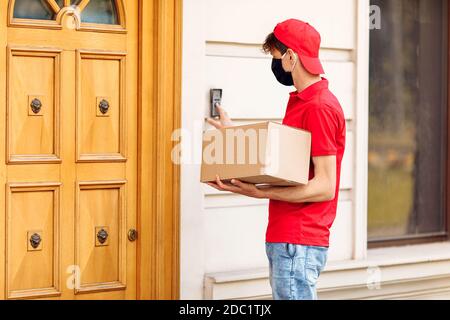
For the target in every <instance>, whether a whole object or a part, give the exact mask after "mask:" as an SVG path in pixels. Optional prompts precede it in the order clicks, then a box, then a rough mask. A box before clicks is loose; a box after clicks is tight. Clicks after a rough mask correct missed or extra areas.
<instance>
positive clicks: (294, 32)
mask: <svg viewBox="0 0 450 320" xmlns="http://www.w3.org/2000/svg"><path fill="white" fill-rule="evenodd" d="M273 33H274V34H275V37H277V39H278V40H280V41H281V42H282V43H283V44H284V45H285V46H286V47H288V48H290V49H292V50H294V51H295V52H296V53H297V54H298V56H299V59H300V61H301V62H302V64H303V66H304V67H305V69H306V70H308V72H309V73H312V74H317V75H319V74H324V73H325V71H324V70H323V67H322V63H321V62H320V59H319V49H320V41H321V38H320V34H319V32H317V30H316V29H314V28H313V27H312V26H310V25H309V23H307V22H303V21H300V20H296V19H289V20H286V21H284V22H281V23H279V24H277V26H276V27H275V29H274V31H273Z"/></svg>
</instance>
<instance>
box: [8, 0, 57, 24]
mask: <svg viewBox="0 0 450 320" xmlns="http://www.w3.org/2000/svg"><path fill="white" fill-rule="evenodd" d="M55 17H56V15H55V13H54V12H53V10H52V8H51V7H50V5H49V4H48V3H47V1H46V0H16V1H15V5H14V18H21V19H38V20H54V19H55Z"/></svg>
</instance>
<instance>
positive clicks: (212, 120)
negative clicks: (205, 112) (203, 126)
mask: <svg viewBox="0 0 450 320" xmlns="http://www.w3.org/2000/svg"><path fill="white" fill-rule="evenodd" d="M206 121H207V122H208V123H209V124H210V125H212V126H214V127H216V128H220V127H222V124H221V123H220V121H217V120H214V119H212V118H207V119H206Z"/></svg>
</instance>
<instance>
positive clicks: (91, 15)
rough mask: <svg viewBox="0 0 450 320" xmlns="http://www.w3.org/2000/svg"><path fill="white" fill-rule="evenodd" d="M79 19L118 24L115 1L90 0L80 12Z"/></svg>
mask: <svg viewBox="0 0 450 320" xmlns="http://www.w3.org/2000/svg"><path fill="white" fill-rule="evenodd" d="M81 21H82V22H89V23H100V24H119V18H118V14H117V8H116V1H114V0H91V1H89V4H88V5H87V6H86V8H85V9H84V10H83V11H82V12H81Z"/></svg>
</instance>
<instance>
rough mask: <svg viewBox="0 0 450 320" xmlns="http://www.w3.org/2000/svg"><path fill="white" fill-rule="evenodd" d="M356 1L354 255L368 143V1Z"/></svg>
mask: <svg viewBox="0 0 450 320" xmlns="http://www.w3.org/2000/svg"><path fill="white" fill-rule="evenodd" d="M356 2H357V20H358V22H357V32H356V36H357V39H356V68H355V69H356V81H355V83H356V104H355V106H356V107H355V111H354V112H355V121H354V125H355V131H356V134H355V135H354V139H355V143H354V145H355V149H356V150H355V159H354V162H353V163H354V169H355V170H354V175H353V177H354V189H353V190H354V201H353V203H354V209H353V214H354V240H353V241H354V249H353V258H354V259H356V260H358V259H365V258H366V257H367V188H368V167H367V163H368V146H369V49H370V48H369V46H370V39H369V36H370V35H369V34H370V30H369V6H370V1H369V0H358V1H356Z"/></svg>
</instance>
